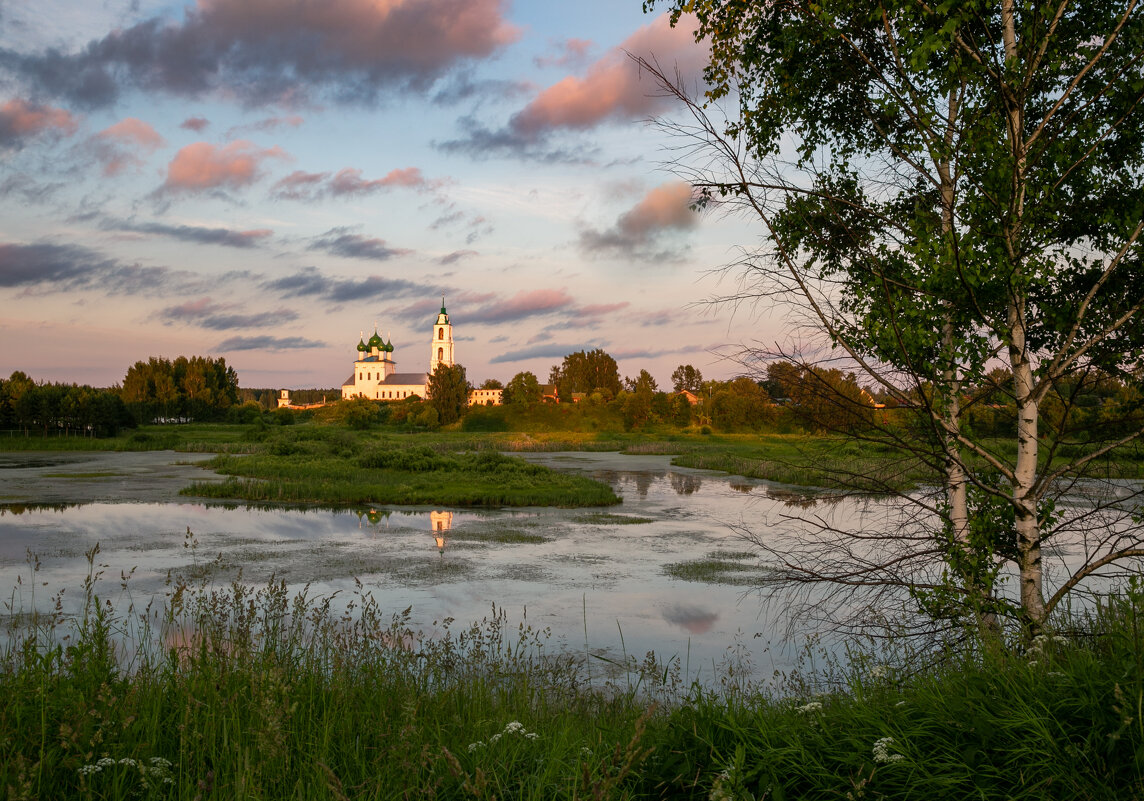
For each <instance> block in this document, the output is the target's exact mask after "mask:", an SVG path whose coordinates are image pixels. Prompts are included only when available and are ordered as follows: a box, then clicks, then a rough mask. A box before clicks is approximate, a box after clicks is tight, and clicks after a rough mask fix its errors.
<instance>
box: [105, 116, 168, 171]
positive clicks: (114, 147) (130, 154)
mask: <svg viewBox="0 0 1144 801" xmlns="http://www.w3.org/2000/svg"><path fill="white" fill-rule="evenodd" d="M164 144H165V142H164V141H163V137H162V136H160V135H159V133H158V131H156V130H155V129H154V128H152V127H151V126H150V125H149V124H147V123H146V122H143V120H140V119H136V118H135V117H127V118H126V119H123V120H120V121H119V122H117V123H115V124H114V125H112V126H111V127H109V128H104V129H103V130H102V131H100V132H99V133H97V134H96V135H95V136H94V137H92V139H91V141H90V143H89V145H90V149H91V152H92V154H93V155H94V156H95V158H96V159H97V160H99V161H101V162H102V163H103V174H104V175H107V176H112V175H117V174H119V173H120V172H122V171H123V170H124V169H126V168H127V167H128V166H138V165H141V164H142V163H143V161H144V157H145V156H149V155H150V154H151V153H154V152H155V151H156V150H157V149H158V148H160V147H161V146H162V145H164Z"/></svg>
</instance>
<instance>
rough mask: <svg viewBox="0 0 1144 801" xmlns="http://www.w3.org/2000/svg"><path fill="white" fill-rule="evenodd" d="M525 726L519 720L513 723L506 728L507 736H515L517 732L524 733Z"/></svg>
mask: <svg viewBox="0 0 1144 801" xmlns="http://www.w3.org/2000/svg"><path fill="white" fill-rule="evenodd" d="M523 731H524V725H523V724H522V723H521V722H520V721H519V720H514V721H513V722H512V723H510V724H508V725H507V726H505V727H504V733H505V734H515V733H516V732H523Z"/></svg>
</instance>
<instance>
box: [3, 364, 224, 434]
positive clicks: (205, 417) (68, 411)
mask: <svg viewBox="0 0 1144 801" xmlns="http://www.w3.org/2000/svg"><path fill="white" fill-rule="evenodd" d="M238 405H239V389H238V374H237V373H236V372H235V371H234V369H233V368H231V367H228V366H227V364H226V360H224V359H221V358H219V359H212V358H209V357H204V356H191V357H189V358H188V357H186V356H180V357H179V358H177V359H174V360H171V359H165V358H161V357H152V358H150V359H148V360H147V361H145V362H143V361H139V362H135V364H133V365H131V367H130V368H129V369H128V370H127V375H125V376H124V378H123V384H122V385H121V386H120V385H117V386H114V387H110V388H102V389H101V388H96V387H91V386H86V385H85V386H80V385H77V384H57V383H49V382H39V383H38V382H36V381H33V380H32V379H31V378H29V377H28V375H27V374H25V373H24V372H22V371H19V370H17V371H16V372H14V373H12V375H11V376H10V377H9V378H8V379H6V380H5V379H0V429H3V430H8V431H12V430H17V429H23V430H24V432H25V433H32V432H39V433H40V434H41V435H43V436H48V435H49V434H63V435H70V434H73V433H76V434H78V433H81V432H82V433H83V434H84V435H88V436H114V435H115V434H117V433H119V431H120V430H122V429H124V428H132V427H134V426H136V425H138V424H140V423H156V422H189V421H192V420H197V421H212V420H225V419H227V416H228V412H229V411H230V410H231V409H232V408H235V407H237V406H238Z"/></svg>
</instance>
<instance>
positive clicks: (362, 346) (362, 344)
mask: <svg viewBox="0 0 1144 801" xmlns="http://www.w3.org/2000/svg"><path fill="white" fill-rule="evenodd" d="M357 349H358V353H365V352H366V351H367V350H369V348H367V347H366V344H365V342H363V341H362V340H360V339H359V340H358V343H357Z"/></svg>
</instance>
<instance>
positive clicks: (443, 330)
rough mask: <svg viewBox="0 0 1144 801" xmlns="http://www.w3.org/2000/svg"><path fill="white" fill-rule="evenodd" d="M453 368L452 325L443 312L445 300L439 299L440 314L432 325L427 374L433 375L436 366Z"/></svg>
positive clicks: (447, 314)
mask: <svg viewBox="0 0 1144 801" xmlns="http://www.w3.org/2000/svg"><path fill="white" fill-rule="evenodd" d="M439 364H443V365H445V366H446V367H452V366H453V324H452V323H450V322H449V313H448V312H446V311H445V298H444V297H442V298H441V313H440V314H438V315H437V322H435V323H434V324H433V343H432V353H430V354H429V372H430V373H431V374H432V373H435V372H436V371H437V365H439Z"/></svg>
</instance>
